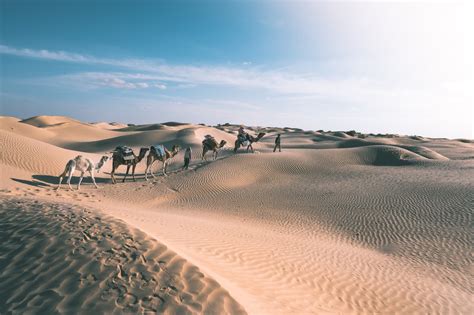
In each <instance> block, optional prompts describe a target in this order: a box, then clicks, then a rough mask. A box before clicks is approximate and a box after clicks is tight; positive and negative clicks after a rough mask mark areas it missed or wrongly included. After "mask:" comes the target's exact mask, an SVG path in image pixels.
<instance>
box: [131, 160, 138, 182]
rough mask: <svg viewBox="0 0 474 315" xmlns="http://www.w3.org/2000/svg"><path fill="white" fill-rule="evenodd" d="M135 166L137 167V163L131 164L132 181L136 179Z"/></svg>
mask: <svg viewBox="0 0 474 315" xmlns="http://www.w3.org/2000/svg"><path fill="white" fill-rule="evenodd" d="M135 167H137V164H133V165H132V178H133V181H134V182H136V181H137V180H136V179H135Z"/></svg>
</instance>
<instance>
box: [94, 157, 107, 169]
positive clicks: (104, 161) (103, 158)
mask: <svg viewBox="0 0 474 315" xmlns="http://www.w3.org/2000/svg"><path fill="white" fill-rule="evenodd" d="M108 160H109V157H108V156H107V155H103V156H102V157H101V158H100V161H99V163H97V165H96V166H95V169H96V171H97V173H99V172H100V169H101V168H102V166H104V164H105V163H106V162H107V161H108Z"/></svg>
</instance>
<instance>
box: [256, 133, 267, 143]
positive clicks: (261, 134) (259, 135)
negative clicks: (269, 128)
mask: <svg viewBox="0 0 474 315" xmlns="http://www.w3.org/2000/svg"><path fill="white" fill-rule="evenodd" d="M265 135H266V133H265V132H260V133H259V134H258V136H257V138H255V142H257V141H258V140H260V139H262V138H263V137H264V136H265Z"/></svg>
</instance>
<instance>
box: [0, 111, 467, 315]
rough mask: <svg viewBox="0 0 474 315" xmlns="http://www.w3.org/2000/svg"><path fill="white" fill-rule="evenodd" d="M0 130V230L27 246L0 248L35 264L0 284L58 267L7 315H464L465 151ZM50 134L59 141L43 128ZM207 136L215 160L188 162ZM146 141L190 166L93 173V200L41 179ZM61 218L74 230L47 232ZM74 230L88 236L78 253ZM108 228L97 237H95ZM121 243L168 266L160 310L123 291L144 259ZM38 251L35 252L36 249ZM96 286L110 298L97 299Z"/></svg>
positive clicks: (340, 135)
mask: <svg viewBox="0 0 474 315" xmlns="http://www.w3.org/2000/svg"><path fill="white" fill-rule="evenodd" d="M0 121H1V122H2V124H1V125H2V126H1V129H2V130H1V131H0V137H1V141H2V143H3V144H4V150H2V152H1V153H0V167H1V170H2V182H1V187H2V188H3V193H4V195H2V201H4V203H2V204H5V205H8V206H7V207H6V208H2V211H3V212H2V216H3V214H5V215H4V217H5V218H8V219H6V220H4V221H2V224H4V226H5V230H8V229H12V230H13V229H14V230H18V231H19V232H18V237H19V238H21V239H23V240H25V241H23V243H24V244H30V245H27V246H26V247H24V248H22V249H21V251H20V252H15V254H13V253H14V250H15V248H14V246H15V244H17V243H18V242H17V243H15V242H13V241H8V240H7V241H6V243H5V242H4V243H5V244H7V246H5V247H4V248H5V249H6V250H8V251H9V253H10V254H9V255H10V256H8V257H16V258H14V259H13V261H19V260H20V257H22V258H23V259H24V263H23V264H20V265H19V266H17V268H20V267H22V266H27V265H28V264H30V265H31V264H35V261H36V260H35V259H33V258H28V256H31V257H36V259H37V260H38V263H36V265H35V266H37V267H35V268H34V269H32V270H31V271H28V272H27V273H25V274H24V275H22V274H21V273H20V274H15V273H14V272H13V271H12V272H7V273H5V272H2V273H0V280H2V283H3V282H4V281H6V282H7V283H9V284H11V285H9V286H10V287H11V286H15V285H14V283H27V282H26V281H27V279H31V277H32V276H33V275H37V276H38V279H45V277H46V275H47V272H46V269H45V268H46V266H49V265H48V264H49V262H46V261H45V259H46V258H47V257H49V256H53V258H52V259H51V263H53V264H57V265H58V266H62V267H64V271H62V273H60V274H64V275H66V274H67V275H69V276H70V278H69V280H64V281H63V282H61V281H60V279H59V277H52V279H51V280H50V281H46V282H45V284H44V285H41V284H39V283H37V282H34V283H31V284H30V285H29V286H26V285H18V286H17V287H16V289H15V290H12V292H6V291H2V292H0V295H2V296H7V299H3V300H5V301H6V302H4V303H6V304H5V305H4V306H5V307H6V309H12V310H18V311H19V312H21V311H22V310H27V309H28V308H31V309H32V310H37V311H46V312H47V311H50V310H52V309H56V310H59V311H63V312H68V311H72V312H74V310H77V309H78V308H79V307H81V308H83V309H85V310H88V309H90V310H91V309H92V305H93V304H92V302H93V301H94V303H97V308H98V309H99V310H104V311H118V312H120V311H126V310H131V311H138V312H140V311H144V310H145V309H146V308H148V309H149V307H152V306H153V305H154V306H153V307H155V309H157V307H163V309H161V308H159V309H160V310H164V311H165V312H168V313H173V312H177V311H178V310H185V309H186V310H188V311H190V312H197V313H205V312H206V311H207V312H209V313H221V312H228V313H239V312H244V310H245V311H246V312H248V313H251V314H289V313H291V314H309V313H315V314H321V313H384V314H394V313H402V314H408V313H425V314H426V313H442V314H447V313H453V314H470V313H472V312H473V309H474V305H473V303H472V295H473V290H472V274H471V273H470V268H471V257H470V252H471V229H470V226H469V225H470V216H471V212H472V191H474V182H473V181H472V178H473V175H474V144H473V143H472V142H470V141H457V140H447V139H429V138H424V137H417V138H416V139H414V138H413V137H406V136H389V137H384V136H370V135H362V137H363V138H358V136H361V134H356V136H351V135H352V134H355V133H353V132H352V133H351V132H348V133H345V132H323V131H318V132H313V131H304V130H301V129H298V128H264V127H252V128H251V130H252V132H253V133H257V132H259V131H264V132H267V136H266V137H264V138H263V139H262V141H261V142H259V143H257V144H255V145H254V148H255V149H256V151H257V152H258V153H259V154H247V153H246V152H245V150H241V151H239V154H233V153H231V152H232V150H231V148H232V146H233V142H234V140H235V132H236V130H237V129H238V127H239V126H236V125H230V124H226V125H221V126H218V127H217V128H213V127H207V126H201V125H190V124H180V123H172V124H166V125H165V124H155V125H142V126H131V127H127V128H125V129H117V130H109V129H110V128H107V127H106V126H102V127H99V126H94V125H90V124H82V123H80V122H77V121H74V120H67V119H65V118H64V117H62V118H61V117H59V118H47V119H46V118H41V119H39V118H35V119H32V120H29V122H30V123H31V124H32V125H29V124H26V123H24V122H20V121H19V120H18V119H15V118H11V117H4V118H1V120H0ZM64 123H66V125H67V126H66V125H64ZM33 124H34V125H38V127H36V126H33ZM58 124H59V125H58ZM12 128H13V129H12ZM61 128H65V129H64V130H65V132H64V134H63V132H57V129H61ZM66 130H67V132H66ZM94 130H95V131H94ZM75 133H77V134H75ZM92 133H93V135H91V134H92ZM276 133H282V144H283V152H282V153H271V150H272V148H273V141H274V137H275V134H276ZM206 134H212V135H214V136H215V137H216V139H217V140H219V141H220V140H226V141H227V142H228V146H227V148H226V149H224V150H222V152H221V153H220V157H219V159H218V160H217V161H200V158H199V155H200V147H201V141H202V139H203V138H204V136H205V135H206ZM158 143H162V144H165V145H166V146H168V147H171V146H172V145H173V144H179V145H180V146H182V147H186V146H191V147H192V148H193V157H194V158H195V159H194V160H193V161H192V164H191V168H190V170H188V171H182V170H181V169H180V167H181V165H182V153H180V154H179V155H178V156H177V157H176V158H175V159H174V160H173V163H171V165H170V170H169V173H170V176H168V177H163V176H159V177H158V178H157V179H155V180H150V181H148V182H145V181H144V180H143V170H144V162H142V163H141V164H140V165H139V167H138V168H137V179H138V181H137V182H135V183H134V182H126V183H124V184H122V183H120V184H117V185H112V184H110V181H109V175H108V172H109V171H110V164H107V165H106V167H105V169H104V172H106V173H105V174H104V173H101V174H100V175H99V176H98V178H99V185H100V186H101V188H100V189H98V190H96V189H94V188H92V186H91V185H90V183H89V182H87V181H85V182H84V184H83V186H82V189H81V191H77V190H74V191H69V190H62V191H59V192H56V191H53V190H52V188H53V187H54V186H55V182H56V177H54V176H53V175H57V173H58V172H59V171H62V168H63V167H64V163H65V162H66V161H67V160H68V159H70V158H73V157H74V156H76V155H78V154H83V155H87V156H91V157H92V158H96V159H97V158H99V157H100V155H101V154H102V153H103V152H107V151H110V150H111V149H113V148H114V147H115V146H117V145H129V146H131V147H133V148H135V149H137V148H139V147H141V146H149V145H151V144H158ZM158 167H159V165H157V166H155V170H157V169H158ZM122 171H123V169H122ZM119 172H121V171H120V169H119ZM12 198H13V199H12ZM25 198H26V199H25ZM30 198H34V200H35V201H36V203H34V201H31V199H30ZM17 201H19V202H20V204H16V202H17ZM13 208H14V209H17V210H16V211H14V212H12V211H10V210H8V209H13ZM81 209H88V210H87V211H90V212H84V211H83V210H81ZM104 213H105V215H104ZM20 214H21V215H20ZM98 218H100V220H99V219H98ZM117 218H118V219H121V220H123V221H124V222H125V223H126V224H125V223H120V222H118V221H117ZM83 219H84V220H85V221H82V220H83ZM68 222H74V224H73V225H74V228H73V229H71V230H70V231H67V230H64V229H63V230H61V227H64V226H69V225H68V224H70V223H68ZM78 222H79V223H78ZM25 224H30V227H31V229H41V230H43V232H44V233H45V234H41V235H44V236H45V237H44V238H42V239H44V240H43V241H40V240H32V239H31V238H29V237H28V235H29V234H28V233H30V232H28V230H27V229H25V228H24V226H25ZM26 226H28V225H26ZM89 229H91V231H93V234H94V235H96V236H99V237H100V238H101V240H100V241H99V240H94V242H95V243H91V240H87V242H83V240H84V239H85V237H86V236H87V234H86V235H84V234H82V233H84V232H86V231H89ZM139 230H140V231H143V232H144V233H146V234H144V233H142V232H139ZM0 231H4V229H0ZM59 231H61V232H59ZM56 232H57V233H63V234H60V235H63V237H62V238H61V239H64V240H68V239H70V240H75V242H76V243H75V244H79V247H81V246H85V247H84V248H85V250H84V251H83V252H81V255H85V256H83V257H84V259H86V260H87V261H89V262H88V263H87V262H86V261H85V260H84V261H83V260H79V261H78V262H77V264H81V265H80V266H76V265H74V263H73V261H74V260H73V259H72V258H71V252H70V250H71V248H70V245H68V244H67V243H64V242H61V239H60V238H58V237H55V236H54V235H55V234H57V233H56ZM109 232H110V233H111V236H110V239H109V238H108V237H105V236H104V237H102V236H100V235H102V234H103V233H105V235H108V234H107V233H109ZM0 233H1V232H0ZM48 233H49V234H48ZM68 233H69V234H68ZM87 233H89V232H87ZM89 234H90V233H89ZM2 235H3V236H5V235H9V233H7V234H2ZM123 235H131V237H132V238H133V242H134V243H133V246H135V248H138V249H139V250H140V251H141V252H143V253H144V254H143V255H144V257H153V259H155V260H156V257H162V256H160V255H164V257H169V258H170V259H167V260H166V266H167V268H169V270H174V271H175V274H176V277H173V278H172V279H168V278H166V277H164V278H160V277H161V276H162V274H160V273H158V275H155V276H157V277H158V278H157V279H159V281H165V282H166V281H168V280H169V281H171V282H166V283H168V284H169V285H166V286H164V287H168V288H171V286H173V287H174V288H175V289H176V290H174V289H172V288H171V289H170V290H168V289H163V290H161V291H160V290H158V293H159V294H158V296H159V297H160V298H161V299H160V298H157V297H156V296H155V295H150V294H148V293H146V292H148V291H146V290H141V289H140V285H136V284H135V282H134V281H135V280H137V279H138V280H140V281H143V279H145V278H146V277H144V276H143V275H144V274H145V273H146V274H148V275H149V274H154V272H153V269H150V268H152V267H150V265H149V263H150V261H152V259H148V258H147V259H146V261H147V262H146V263H143V261H141V260H140V259H132V254H133V250H132V249H131V248H133V246H132V247H130V246H129V245H130V244H128V243H127V242H128V241H127V240H128V238H127V237H125V238H124V237H123ZM87 237H89V236H87ZM153 239H156V240H158V241H154V240H153ZM26 240H27V241H26ZM109 242H111V243H112V245H110V246H111V247H113V248H118V249H117V250H118V252H114V254H113V255H111V256H110V257H109V258H110V259H116V258H117V257H118V258H119V259H122V260H121V262H120V263H116V264H115V265H114V268H109V267H110V266H107V264H106V260H107V259H108V258H107V257H105V258H104V257H102V256H100V255H99V256H100V257H102V258H103V259H102V258H100V259H98V260H91V259H90V258H89V259H87V257H92V256H91V255H93V256H94V255H95V256H97V255H98V254H97V253H101V252H106V251H104V246H109V245H108V244H109ZM127 244H128V245H127ZM162 244H166V246H168V248H170V249H166V248H165V247H164V245H162ZM127 246H128V247H127ZM35 248H41V250H37V251H35V250H34V249H35ZM66 248H69V251H67V250H66ZM171 250H172V252H171ZM163 251H164V252H163ZM43 252H46V253H48V255H43V256H40V255H39V254H38V253H43ZM168 252H169V253H171V254H165V253H168ZM53 253H55V254H54V255H53ZM94 253H95V254H94ZM152 253H154V254H152ZM174 253H177V254H174ZM3 255H4V254H2V257H3ZM15 255H16V256H15ZM147 255H148V256H147ZM170 255H171V256H170ZM173 255H174V256H173ZM25 257H26V258H25ZM60 257H62V260H61V259H60ZM173 257H175V258H173ZM27 258H28V259H31V260H28V259H27ZM81 259H82V258H81ZM101 259H102V260H101ZM159 260H161V258H160V259H159ZM90 261H92V262H93V264H92V263H91V262H90ZM94 264H96V265H101V264H102V265H103V267H100V268H102V269H99V270H101V272H96V271H97V269H94V270H96V271H94V272H91V270H92V269H91V268H99V267H97V266H96V265H94ZM191 264H192V265H191ZM117 265H121V266H122V269H120V268H119V269H117ZM93 266H95V267H93ZM124 266H125V267H124ZM194 266H197V267H194ZM58 268H59V267H58ZM197 268H199V270H198V269H197ZM13 269H14V265H12V264H9V265H8V270H9V271H10V270H13ZM123 272H125V273H126V274H127V277H125V276H124V275H123V274H122V273H123ZM140 273H142V276H139V274H140ZM91 274H93V276H91ZM28 277H29V278H28ZM75 277H76V278H77V277H79V278H78V279H83V281H82V280H81V281H82V282H81V281H79V280H78V281H76V282H74V281H73V279H76V278H75ZM160 279H161V280H160ZM138 280H137V281H138ZM85 285H87V286H90V288H91V289H90V290H88V291H86V290H85V288H86V286H85ZM122 286H123V287H125V289H123V287H122ZM118 287H120V288H119V289H117V288H118ZM159 287H161V286H159ZM115 289H117V290H115ZM139 289H140V290H139ZM107 290H108V291H107ZM105 291H107V292H109V291H110V292H109V293H110V294H109V295H108V296H109V297H111V296H112V298H111V299H105V300H104V299H101V295H102V294H104V293H103V292H105ZM175 291H176V292H175ZM86 292H88V293H89V294H88V295H86ZM125 292H126V293H125ZM144 292H145V293H144ZM227 292H228V293H227ZM161 293H165V294H168V295H167V296H162V295H160V294H161ZM173 294H175V295H173ZM150 296H151V297H150ZM177 297H183V298H182V299H181V298H177ZM162 299H165V300H166V299H168V300H166V302H163V301H162ZM114 301H115V302H114ZM150 305H151V306H150ZM240 305H241V306H240Z"/></svg>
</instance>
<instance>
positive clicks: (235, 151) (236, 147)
mask: <svg viewBox="0 0 474 315" xmlns="http://www.w3.org/2000/svg"><path fill="white" fill-rule="evenodd" d="M239 147H240V143H239V142H237V141H236V142H235V145H234V153H237V150H238V149H239Z"/></svg>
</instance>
